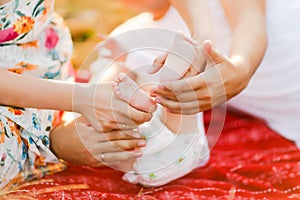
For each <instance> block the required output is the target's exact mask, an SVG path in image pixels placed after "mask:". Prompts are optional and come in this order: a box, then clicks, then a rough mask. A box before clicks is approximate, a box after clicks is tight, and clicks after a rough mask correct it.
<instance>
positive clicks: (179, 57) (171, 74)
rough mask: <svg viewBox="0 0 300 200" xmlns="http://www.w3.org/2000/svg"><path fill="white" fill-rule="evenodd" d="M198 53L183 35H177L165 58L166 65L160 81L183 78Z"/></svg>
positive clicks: (162, 70)
mask: <svg viewBox="0 0 300 200" xmlns="http://www.w3.org/2000/svg"><path fill="white" fill-rule="evenodd" d="M195 56H196V53H195V49H194V47H193V46H192V45H191V43H190V42H188V41H187V40H186V39H184V37H183V36H180V35H177V36H176V38H175V41H174V44H173V47H172V49H171V51H170V53H169V54H168V56H167V57H166V58H165V60H164V63H160V64H164V67H163V68H162V69H161V75H160V81H161V82H166V81H174V80H179V79H181V78H182V77H183V76H184V75H185V74H186V73H187V72H188V71H189V69H190V68H191V64H192V63H193V60H194V59H195Z"/></svg>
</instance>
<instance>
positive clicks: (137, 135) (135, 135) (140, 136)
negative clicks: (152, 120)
mask: <svg viewBox="0 0 300 200" xmlns="http://www.w3.org/2000/svg"><path fill="white" fill-rule="evenodd" d="M133 137H135V138H142V135H141V134H138V133H134V134H133Z"/></svg>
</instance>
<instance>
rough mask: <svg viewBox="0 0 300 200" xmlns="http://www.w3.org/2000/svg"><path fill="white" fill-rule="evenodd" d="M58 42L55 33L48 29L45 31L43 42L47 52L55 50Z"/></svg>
mask: <svg viewBox="0 0 300 200" xmlns="http://www.w3.org/2000/svg"><path fill="white" fill-rule="evenodd" d="M58 41H59V37H58V35H57V33H56V32H55V31H54V30H53V28H48V29H47V30H46V41H45V46H46V48H47V49H49V50H51V49H53V48H55V47H56V45H57V43H58Z"/></svg>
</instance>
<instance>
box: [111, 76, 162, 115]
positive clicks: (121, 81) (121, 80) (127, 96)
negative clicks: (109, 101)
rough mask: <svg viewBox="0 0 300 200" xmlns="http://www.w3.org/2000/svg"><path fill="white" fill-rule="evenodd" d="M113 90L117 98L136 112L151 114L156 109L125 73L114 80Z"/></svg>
mask: <svg viewBox="0 0 300 200" xmlns="http://www.w3.org/2000/svg"><path fill="white" fill-rule="evenodd" d="M114 90H115V94H116V95H117V97H118V98H120V99H122V100H123V101H125V102H127V103H129V105H131V106H132V107H134V108H136V109H138V110H141V111H144V112H150V113H153V112H154V111H155V110H156V108H157V105H156V103H155V102H154V101H153V100H152V99H151V98H150V96H149V95H148V94H147V93H146V92H145V91H143V90H142V89H140V88H139V87H138V85H137V84H136V83H135V82H134V81H133V80H131V79H130V78H129V77H128V76H127V75H126V74H125V73H120V74H119V75H118V76H117V77H116V78H115V81H114Z"/></svg>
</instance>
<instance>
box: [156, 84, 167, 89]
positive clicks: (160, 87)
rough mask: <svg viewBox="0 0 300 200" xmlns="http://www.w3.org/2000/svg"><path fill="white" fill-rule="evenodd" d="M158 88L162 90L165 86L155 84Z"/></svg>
mask: <svg viewBox="0 0 300 200" xmlns="http://www.w3.org/2000/svg"><path fill="white" fill-rule="evenodd" d="M157 87H158V88H159V89H162V90H164V89H165V88H166V87H165V86H163V85H158V86H157Z"/></svg>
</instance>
